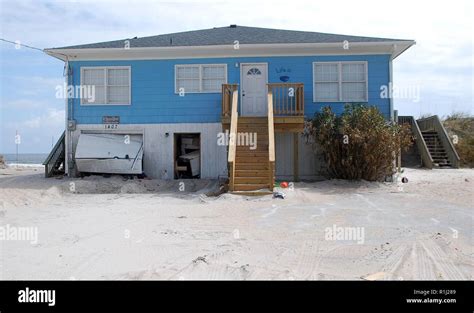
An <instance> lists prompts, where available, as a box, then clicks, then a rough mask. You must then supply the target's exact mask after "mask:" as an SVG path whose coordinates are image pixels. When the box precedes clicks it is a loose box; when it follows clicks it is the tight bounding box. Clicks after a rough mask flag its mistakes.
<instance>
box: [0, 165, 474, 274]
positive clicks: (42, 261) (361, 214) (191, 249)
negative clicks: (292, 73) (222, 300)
mask: <svg viewBox="0 0 474 313" xmlns="http://www.w3.org/2000/svg"><path fill="white" fill-rule="evenodd" d="M403 176H406V177H407V178H408V179H409V181H408V183H406V184H401V183H368V182H345V181H337V180H333V181H325V182H316V183H296V184H295V187H294V190H292V191H291V190H288V189H286V190H285V191H284V192H285V193H286V195H287V197H286V199H284V200H282V199H272V197H271V196H263V197H244V196H236V195H231V194H223V195H221V196H218V197H208V196H206V195H205V193H207V192H208V191H210V190H213V189H215V188H216V187H217V182H215V181H205V180H200V181H186V180H184V181H183V182H184V188H185V190H184V191H180V189H179V188H180V187H182V186H183V185H180V184H179V182H178V181H168V182H165V181H159V180H137V179H135V180H124V179H123V178H122V177H111V178H103V177H98V176H95V177H93V176H91V177H87V178H84V179H68V178H62V179H56V178H50V179H45V178H44V177H43V172H42V169H36V171H35V169H32V168H29V169H12V168H10V169H3V170H0V226H3V227H5V225H10V227H37V229H38V242H37V243H33V244H32V243H31V242H28V241H15V240H3V241H0V252H1V253H0V279H6V280H10V279H20V280H24V279H65V280H68V279H114V280H115V279H125V280H127V279H163V280H168V279H172V280H177V279H184V280H188V279H212V280H219V279H239V280H240V279H251V280H253V279H282V280H292V279H295V280H305V279H311V280H333V279H341V280H360V279H366V280H381V279H390V280H397V279H399V280H402V279H403V280H412V279H417V280H418V279H422V280H427V279H430V280H431V279H435V280H436V279H440V280H443V279H455V280H472V278H473V269H474V261H473V256H474V254H473V252H474V251H473V246H474V245H473V190H474V188H473V187H474V170H467V169H460V170H451V169H446V170H432V171H430V170H421V169H406V170H405V173H404V174H403ZM336 227H345V228H344V229H351V230H353V229H358V230H361V229H362V230H363V240H362V241H363V242H361V240H358V241H356V240H354V239H353V238H352V239H351V238H349V237H339V238H335V239H337V240H330V239H331V237H329V239H328V237H327V232H328V229H336ZM341 238H342V239H341ZM333 239H334V238H333ZM358 239H360V238H358Z"/></svg>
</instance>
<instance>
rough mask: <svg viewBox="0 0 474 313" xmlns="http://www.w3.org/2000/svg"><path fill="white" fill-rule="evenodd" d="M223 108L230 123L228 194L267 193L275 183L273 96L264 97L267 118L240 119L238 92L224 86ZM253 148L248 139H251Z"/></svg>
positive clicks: (232, 87) (232, 86) (233, 87)
mask: <svg viewBox="0 0 474 313" xmlns="http://www.w3.org/2000/svg"><path fill="white" fill-rule="evenodd" d="M223 95H225V99H224V100H223V102H224V103H223V107H227V108H228V110H225V112H228V116H229V118H230V124H229V128H228V130H229V146H228V156H227V163H228V171H229V191H230V192H233V193H239V194H250V195H258V194H266V193H271V192H272V191H273V185H274V184H275V132H274V125H273V96H272V93H271V91H269V93H268V98H267V104H268V107H267V116H264V117H239V111H238V108H237V107H238V90H237V88H236V86H235V85H227V86H223ZM255 136H256V146H255V145H251V142H250V141H249V140H242V138H254V139H255Z"/></svg>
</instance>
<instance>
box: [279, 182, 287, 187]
mask: <svg viewBox="0 0 474 313" xmlns="http://www.w3.org/2000/svg"><path fill="white" fill-rule="evenodd" d="M280 186H281V187H282V188H288V183H287V182H286V181H284V182H281V184H280Z"/></svg>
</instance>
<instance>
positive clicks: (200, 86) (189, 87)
mask: <svg viewBox="0 0 474 313" xmlns="http://www.w3.org/2000/svg"><path fill="white" fill-rule="evenodd" d="M175 80H176V81H175V92H176V93H180V92H184V93H206V92H221V88H222V84H225V83H227V65H226V64H189V65H176V66H175ZM181 88H182V89H181Z"/></svg>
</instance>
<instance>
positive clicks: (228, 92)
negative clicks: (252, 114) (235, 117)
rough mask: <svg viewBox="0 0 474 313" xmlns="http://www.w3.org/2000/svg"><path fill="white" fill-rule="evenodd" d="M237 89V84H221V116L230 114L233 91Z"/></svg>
mask: <svg viewBox="0 0 474 313" xmlns="http://www.w3.org/2000/svg"><path fill="white" fill-rule="evenodd" d="M238 89H239V85H238V84H222V116H223V117H230V116H231V113H232V112H231V108H232V97H233V92H234V91H236V90H238ZM236 107H237V105H236Z"/></svg>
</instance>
